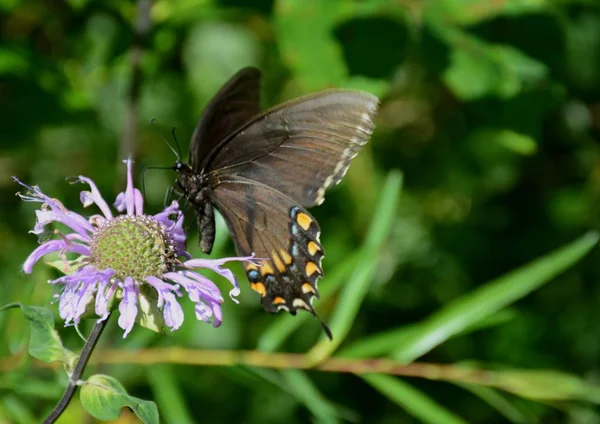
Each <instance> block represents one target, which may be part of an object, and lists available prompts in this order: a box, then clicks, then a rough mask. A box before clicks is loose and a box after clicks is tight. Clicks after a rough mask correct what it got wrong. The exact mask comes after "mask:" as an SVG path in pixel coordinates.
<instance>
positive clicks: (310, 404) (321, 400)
mask: <svg viewBox="0 0 600 424" xmlns="http://www.w3.org/2000/svg"><path fill="white" fill-rule="evenodd" d="M281 375H282V376H283V379H284V381H285V383H287V386H288V388H289V390H290V392H291V393H292V394H293V395H294V397H295V398H297V399H298V400H300V401H301V402H302V403H303V404H304V405H305V406H306V407H307V408H308V409H309V410H310V411H311V412H312V413H313V415H314V416H315V418H316V422H318V423H322V424H334V423H338V422H340V420H339V418H338V413H337V411H336V409H335V408H334V407H333V406H332V405H331V403H330V402H329V401H328V400H327V398H326V397H325V396H323V394H321V392H320V391H319V389H318V388H317V387H316V386H315V385H314V384H313V382H312V381H311V380H310V378H308V376H307V375H306V373H304V372H303V371H300V370H285V371H282V372H281Z"/></svg>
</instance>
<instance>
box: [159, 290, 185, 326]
mask: <svg viewBox="0 0 600 424" xmlns="http://www.w3.org/2000/svg"><path fill="white" fill-rule="evenodd" d="M163 296H164V298H165V309H164V311H163V314H164V317H165V324H167V327H169V328H170V329H171V331H175V330H177V329H178V328H179V327H181V325H182V324H183V309H182V308H181V305H179V302H177V298H176V297H175V295H174V294H173V293H171V292H167V293H164V294H163Z"/></svg>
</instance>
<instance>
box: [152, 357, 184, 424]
mask: <svg viewBox="0 0 600 424" xmlns="http://www.w3.org/2000/svg"><path fill="white" fill-rule="evenodd" d="M148 380H149V383H150V387H151V388H152V393H153V394H154V399H155V400H156V404H157V406H158V407H159V409H160V412H161V414H160V415H161V417H162V419H163V420H164V421H165V422H166V423H167V424H169V423H178V424H186V423H193V422H195V421H194V419H193V418H192V415H191V413H190V411H189V409H188V407H187V405H186V404H185V402H184V400H183V399H184V396H183V393H182V392H181V390H180V388H179V384H178V383H177V380H176V379H175V376H174V375H173V367H172V366H170V365H168V364H155V365H153V366H151V367H149V368H148Z"/></svg>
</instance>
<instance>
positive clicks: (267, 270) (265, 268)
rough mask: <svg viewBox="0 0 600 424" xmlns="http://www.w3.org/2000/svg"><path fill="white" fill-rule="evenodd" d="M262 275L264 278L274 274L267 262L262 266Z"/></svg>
mask: <svg viewBox="0 0 600 424" xmlns="http://www.w3.org/2000/svg"><path fill="white" fill-rule="evenodd" d="M260 273H261V275H262V276H263V277H264V276H266V275H269V274H273V267H271V265H269V264H268V263H267V262H263V264H262V265H261V266H260Z"/></svg>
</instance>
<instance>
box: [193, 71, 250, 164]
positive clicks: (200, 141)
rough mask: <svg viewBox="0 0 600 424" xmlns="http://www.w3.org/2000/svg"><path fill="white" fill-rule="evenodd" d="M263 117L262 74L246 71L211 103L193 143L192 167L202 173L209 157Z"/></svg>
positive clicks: (199, 123)
mask: <svg viewBox="0 0 600 424" xmlns="http://www.w3.org/2000/svg"><path fill="white" fill-rule="evenodd" d="M259 113H260V71H259V70H258V69H256V68H243V69H241V70H240V71H239V72H237V73H236V74H235V75H234V76H233V77H231V79H229V81H228V82H227V83H225V85H224V86H223V87H222V88H221V89H220V90H219V92H218V93H217V94H215V96H214V97H213V98H212V100H211V101H210V102H209V104H208V106H207V107H206V108H205V109H204V113H203V114H202V116H201V117H200V120H199V121H198V125H197V126H196V129H195V130H194V134H193V135H192V140H191V142H190V167H191V168H192V169H193V170H194V171H195V172H200V170H201V169H203V168H204V167H205V165H206V157H207V155H208V154H209V152H211V151H212V150H213V149H214V148H215V146H216V145H217V144H218V143H219V142H220V141H222V140H223V139H224V138H225V137H227V136H228V135H229V134H231V133H232V132H234V131H235V130H237V129H238V128H240V127H241V126H243V125H244V124H246V123H247V122H248V120H250V119H251V118H252V117H254V116H255V115H258V114H259Z"/></svg>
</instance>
